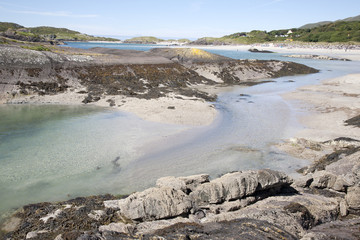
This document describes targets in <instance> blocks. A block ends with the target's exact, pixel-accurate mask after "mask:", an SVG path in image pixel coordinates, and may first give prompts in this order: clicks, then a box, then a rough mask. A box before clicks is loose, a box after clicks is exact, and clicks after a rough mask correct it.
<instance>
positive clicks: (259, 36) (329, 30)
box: [192, 21, 360, 45]
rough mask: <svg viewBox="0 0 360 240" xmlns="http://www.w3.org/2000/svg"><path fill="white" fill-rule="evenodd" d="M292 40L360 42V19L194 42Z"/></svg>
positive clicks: (242, 33) (235, 34) (245, 42)
mask: <svg viewBox="0 0 360 240" xmlns="http://www.w3.org/2000/svg"><path fill="white" fill-rule="evenodd" d="M292 41H299V42H327V43H335V42H336V43H344V42H346V43H358V42H360V21H352V22H345V21H337V22H330V23H328V24H325V25H321V26H318V27H313V28H292V29H281V30H273V31H270V32H267V31H260V30H253V31H251V32H238V33H234V34H230V35H226V36H223V37H220V38H212V37H205V38H200V39H198V40H196V41H194V42H192V44H201V45H207V44H214V45H222V44H226V45H230V44H253V43H266V42H292Z"/></svg>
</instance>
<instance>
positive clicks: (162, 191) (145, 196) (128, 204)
mask: <svg viewBox="0 0 360 240" xmlns="http://www.w3.org/2000/svg"><path fill="white" fill-rule="evenodd" d="M105 206H107V207H112V208H118V209H120V211H119V213H120V214H121V215H123V216H125V217H127V218H129V219H132V220H141V221H145V220H157V219H165V218H172V217H177V216H181V215H186V214H188V213H189V211H190V209H191V207H192V204H191V201H190V198H189V197H188V196H187V195H186V194H185V193H184V192H183V191H181V190H176V189H173V188H170V187H161V188H149V189H146V190H145V191H143V192H137V193H133V194H131V195H130V196H129V197H127V198H125V199H120V200H116V201H111V202H110V203H106V202H105Z"/></svg>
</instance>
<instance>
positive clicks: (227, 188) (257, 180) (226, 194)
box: [190, 170, 292, 207]
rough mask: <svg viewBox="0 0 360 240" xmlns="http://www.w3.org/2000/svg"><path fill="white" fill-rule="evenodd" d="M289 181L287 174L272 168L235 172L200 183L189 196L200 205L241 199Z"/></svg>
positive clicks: (287, 183) (290, 181) (289, 182)
mask: <svg viewBox="0 0 360 240" xmlns="http://www.w3.org/2000/svg"><path fill="white" fill-rule="evenodd" d="M291 183H292V180H291V179H290V178H289V177H288V176H287V175H285V174H284V173H280V172H277V171H273V170H259V171H247V172H235V173H229V174H225V175H224V176H222V177H220V178H217V179H215V180H213V181H211V182H209V183H204V184H201V185H200V186H198V187H197V188H196V189H195V191H194V192H192V193H191V194H190V196H191V198H192V199H193V200H194V202H195V204H196V205H197V206H199V207H201V206H207V205H208V204H219V203H222V202H224V201H232V200H237V199H241V198H243V197H245V196H250V195H253V194H254V193H255V192H256V191H263V190H267V189H270V188H278V187H281V186H283V185H290V184H291Z"/></svg>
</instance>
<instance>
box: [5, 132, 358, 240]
mask: <svg viewBox="0 0 360 240" xmlns="http://www.w3.org/2000/svg"><path fill="white" fill-rule="evenodd" d="M324 144H331V145H332V146H334V148H336V149H337V150H336V151H334V152H333V153H331V154H328V155H326V156H325V158H326V159H332V160H331V161H325V160H323V159H320V160H319V162H322V165H321V167H320V168H319V167H314V165H316V166H318V163H314V165H311V166H309V167H308V168H307V170H306V171H303V173H304V174H305V175H303V176H302V177H299V178H296V179H291V178H290V177H289V176H287V175H286V174H284V173H281V172H278V171H273V170H269V169H264V170H258V171H244V172H232V173H228V174H225V175H223V176H221V177H219V178H216V179H213V180H210V179H209V175H207V174H200V175H194V176H187V177H164V178H160V179H158V180H157V182H156V187H153V188H149V189H146V190H144V191H142V192H135V193H133V194H131V195H129V196H121V197H120V198H119V197H114V196H112V195H105V196H94V197H87V198H76V199H73V200H69V201H65V202H58V203H39V204H31V205H27V206H24V207H23V208H21V209H19V210H17V211H16V212H15V213H14V214H13V215H12V217H10V218H8V219H7V221H6V222H5V223H4V224H3V225H2V232H3V235H4V239H56V240H61V239H105V240H106V239H209V238H211V239H234V238H235V239H264V238H272V239H280V238H283V239H329V238H336V239H358V237H359V236H360V235H359V231H358V229H359V227H360V218H359V216H360V208H359V206H360V202H359V199H360V185H359V182H360V165H359V159H360V158H359V157H360V148H359V147H360V143H359V141H357V140H353V139H340V140H339V139H335V140H333V141H329V142H328V143H324ZM349 149H352V150H351V151H349ZM339 151H343V152H341V153H340V152H339ZM334 154H335V155H336V156H337V157H336V158H334V157H332V156H333V155H334ZM340 166H341V167H340ZM310 169H312V170H310ZM337 228H341V229H342V231H333V230H330V229H337Z"/></svg>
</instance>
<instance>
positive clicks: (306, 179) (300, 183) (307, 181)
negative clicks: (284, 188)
mask: <svg viewBox="0 0 360 240" xmlns="http://www.w3.org/2000/svg"><path fill="white" fill-rule="evenodd" d="M313 181H314V178H313V176H312V174H307V175H305V176H301V177H299V178H297V179H295V181H294V185H295V186H297V187H301V188H306V187H309V186H310V185H311V183H312V182H313Z"/></svg>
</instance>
